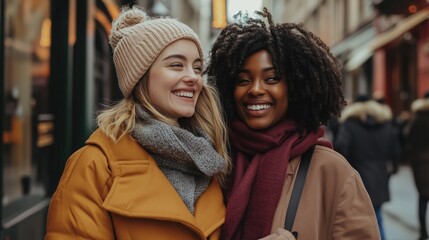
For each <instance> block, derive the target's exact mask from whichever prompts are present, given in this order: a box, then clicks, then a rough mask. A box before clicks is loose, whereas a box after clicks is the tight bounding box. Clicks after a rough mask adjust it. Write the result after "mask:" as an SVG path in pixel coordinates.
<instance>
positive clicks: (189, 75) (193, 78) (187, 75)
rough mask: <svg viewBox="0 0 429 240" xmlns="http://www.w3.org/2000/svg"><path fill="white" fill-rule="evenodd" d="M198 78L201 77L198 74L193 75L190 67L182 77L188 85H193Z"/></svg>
mask: <svg viewBox="0 0 429 240" xmlns="http://www.w3.org/2000/svg"><path fill="white" fill-rule="evenodd" d="M200 78H201V76H200V75H199V74H197V73H195V70H194V69H193V68H192V67H191V68H188V69H187V70H186V72H185V75H184V76H183V81H185V82H186V83H189V84H194V83H196V82H197V81H198V80H199V79H200Z"/></svg>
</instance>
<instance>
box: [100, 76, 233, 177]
mask: <svg viewBox="0 0 429 240" xmlns="http://www.w3.org/2000/svg"><path fill="white" fill-rule="evenodd" d="M147 76H148V74H145V75H144V76H143V78H142V79H141V80H140V81H139V82H138V83H137V85H136V88H135V89H134V90H133V92H132V94H131V96H130V97H129V98H124V99H122V100H121V101H120V102H118V103H117V104H115V105H113V106H112V107H110V108H107V109H105V110H103V111H102V112H101V113H100V114H99V115H98V117H97V122H98V127H99V129H100V130H101V131H102V132H103V133H104V134H106V135H107V136H108V137H109V138H110V139H112V140H113V141H114V142H117V141H119V140H120V139H121V138H122V137H123V136H125V135H126V134H128V133H130V132H131V131H132V130H133V129H134V126H135V124H136V120H135V118H136V110H135V106H136V104H141V105H142V106H143V107H144V108H145V109H146V111H147V112H148V113H149V114H151V115H152V116H153V117H154V118H155V119H157V120H159V121H162V122H164V123H167V124H169V125H173V126H179V123H177V122H175V121H173V120H171V119H170V118H168V117H166V116H165V115H163V114H162V113H160V112H159V111H158V110H157V109H156V108H155V107H154V106H153V104H152V103H151V100H150V98H148V96H149V90H148V77H147ZM220 106H221V105H220V99H219V94H218V92H217V90H216V89H215V88H214V87H213V86H211V85H209V84H206V83H204V84H203V87H202V90H201V93H200V95H199V97H198V101H197V104H196V106H195V114H194V115H193V116H192V117H190V118H182V119H179V122H180V125H181V127H183V128H185V129H187V130H189V131H191V132H195V131H196V130H197V129H201V130H202V131H203V132H204V133H205V134H206V135H207V136H208V137H209V138H210V139H211V141H212V144H213V148H214V149H215V151H216V152H217V153H218V154H219V155H220V156H221V157H222V158H223V159H224V160H225V162H226V166H227V167H226V168H225V169H224V170H223V171H222V172H221V173H219V174H218V175H217V177H218V179H219V182H220V183H221V184H222V185H224V184H225V182H226V175H227V174H228V173H229V171H230V170H231V162H230V159H229V155H228V147H227V145H228V136H227V129H226V124H225V117H224V115H223V114H222V112H221V107H220Z"/></svg>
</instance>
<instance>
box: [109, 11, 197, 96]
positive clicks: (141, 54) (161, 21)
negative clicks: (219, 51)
mask: <svg viewBox="0 0 429 240" xmlns="http://www.w3.org/2000/svg"><path fill="white" fill-rule="evenodd" d="M179 39H188V40H191V41H193V42H195V44H196V45H197V48H198V52H199V54H200V58H201V59H203V51H202V47H201V43H200V40H199V38H198V36H197V34H196V33H195V32H194V31H193V30H192V29H191V28H190V27H189V26H187V25H186V24H183V23H181V22H179V21H177V20H175V19H168V18H156V19H151V18H150V17H149V16H148V15H147V14H146V12H145V11H144V10H142V9H140V8H138V7H136V6H134V7H133V8H123V9H122V12H121V14H120V15H119V17H118V18H117V19H116V20H114V21H113V23H112V31H111V33H110V38H109V40H110V41H109V42H110V46H111V47H112V49H113V62H114V64H115V68H116V74H117V76H118V84H119V88H120V89H121V92H122V94H123V95H124V96H125V97H129V96H130V95H131V92H132V91H133V89H134V87H135V86H136V84H137V83H138V82H139V81H140V79H141V78H142V77H143V75H144V74H145V73H146V72H147V70H148V69H149V68H150V66H151V65H152V63H153V62H154V61H155V59H156V58H157V57H158V55H159V54H160V53H161V52H162V50H164V49H165V48H166V47H167V46H168V45H170V44H171V43H173V42H174V41H177V40H179Z"/></svg>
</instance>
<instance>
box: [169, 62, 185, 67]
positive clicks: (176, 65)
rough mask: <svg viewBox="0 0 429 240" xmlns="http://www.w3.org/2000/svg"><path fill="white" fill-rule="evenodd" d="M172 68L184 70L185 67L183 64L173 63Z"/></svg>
mask: <svg viewBox="0 0 429 240" xmlns="http://www.w3.org/2000/svg"><path fill="white" fill-rule="evenodd" d="M170 67H171V68H182V67H183V65H182V64H181V63H172V64H170Z"/></svg>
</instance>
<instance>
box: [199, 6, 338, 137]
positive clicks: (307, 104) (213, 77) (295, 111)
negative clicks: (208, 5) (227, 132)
mask: <svg viewBox="0 0 429 240" xmlns="http://www.w3.org/2000/svg"><path fill="white" fill-rule="evenodd" d="M257 13H258V14H259V15H261V16H262V17H263V18H262V19H256V18H250V17H249V16H248V15H244V14H241V13H238V14H237V15H236V19H237V20H238V21H237V23H234V24H230V25H228V26H227V27H226V28H225V29H223V30H222V32H221V33H220V35H219V37H218V38H217V40H216V42H215V43H214V45H213V48H212V50H211V53H210V62H209V65H208V66H207V69H206V71H205V72H206V73H207V74H208V79H209V81H212V83H213V82H214V84H215V85H216V86H217V88H218V89H219V93H220V95H221V99H222V105H223V108H224V110H225V112H226V115H227V118H228V120H232V119H234V118H235V117H236V116H235V103H234V98H233V92H234V88H235V79H236V77H237V74H238V73H239V71H240V69H241V68H242V67H243V65H244V63H245V61H246V59H247V58H248V57H249V56H250V55H252V54H253V53H256V52H258V51H260V50H266V51H268V52H269V53H270V54H271V57H272V61H273V65H274V68H275V70H276V74H277V75H278V76H283V74H285V77H286V81H287V85H288V101H289V103H288V110H287V113H286V115H287V116H286V117H287V118H290V119H293V120H294V121H295V122H296V123H297V124H298V127H299V130H300V131H302V130H307V131H316V130H317V128H318V127H319V126H320V125H321V124H326V123H327V121H328V120H329V119H330V118H331V117H332V116H339V115H340V113H341V109H342V107H343V106H344V105H345V101H344V96H343V92H342V77H341V73H340V65H339V64H338V62H337V60H336V59H335V57H334V56H333V55H332V54H331V52H330V50H329V48H328V46H326V44H325V43H323V41H322V40H321V39H320V38H319V37H317V36H315V35H314V34H313V33H311V32H310V31H308V30H306V29H305V28H304V26H303V25H302V24H294V23H282V24H274V23H273V21H272V16H271V14H270V13H269V12H268V11H267V9H264V11H263V12H257ZM264 18H265V19H267V20H268V26H267V24H266V23H265V22H264V21H263V19H264Z"/></svg>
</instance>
